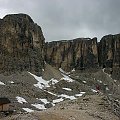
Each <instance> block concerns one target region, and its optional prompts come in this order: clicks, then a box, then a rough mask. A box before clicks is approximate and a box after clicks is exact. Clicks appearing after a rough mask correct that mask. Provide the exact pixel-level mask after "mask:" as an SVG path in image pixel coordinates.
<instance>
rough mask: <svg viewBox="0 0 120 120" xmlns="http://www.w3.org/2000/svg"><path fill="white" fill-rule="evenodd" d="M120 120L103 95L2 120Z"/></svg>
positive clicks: (85, 97)
mask: <svg viewBox="0 0 120 120" xmlns="http://www.w3.org/2000/svg"><path fill="white" fill-rule="evenodd" d="M48 119H49V120H119V118H118V117H117V116H116V115H115V114H114V113H112V112H111V110H110V108H109V103H108V102H107V100H106V97H105V96H103V95H86V96H83V97H80V98H79V99H77V100H73V101H64V102H62V103H59V104H57V105H56V106H55V107H52V108H50V109H47V110H44V111H42V112H37V111H35V112H32V113H23V114H20V113H18V114H16V115H11V116H8V117H6V118H2V120H48Z"/></svg>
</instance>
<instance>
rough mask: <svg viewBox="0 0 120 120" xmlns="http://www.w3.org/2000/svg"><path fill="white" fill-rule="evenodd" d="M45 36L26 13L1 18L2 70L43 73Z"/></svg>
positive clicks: (0, 50)
mask: <svg viewBox="0 0 120 120" xmlns="http://www.w3.org/2000/svg"><path fill="white" fill-rule="evenodd" d="M43 47H44V36H43V34H42V30H41V28H40V26H38V25H37V24H35V23H34V22H33V20H32V19H31V18H30V16H28V15H26V14H11V15H7V16H5V17H4V18H3V19H0V72H1V73H13V72H15V71H30V72H32V73H35V74H38V75H41V70H42V67H43V65H44V64H43Z"/></svg>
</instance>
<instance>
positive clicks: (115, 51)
mask: <svg viewBox="0 0 120 120" xmlns="http://www.w3.org/2000/svg"><path fill="white" fill-rule="evenodd" d="M99 64H100V66H101V67H104V68H112V69H111V74H112V76H113V78H114V77H116V78H119V79H120V34H116V35H107V36H104V37H103V38H102V39H101V41H100V43H99Z"/></svg>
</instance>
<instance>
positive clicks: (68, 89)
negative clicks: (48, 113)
mask: <svg viewBox="0 0 120 120" xmlns="http://www.w3.org/2000/svg"><path fill="white" fill-rule="evenodd" d="M62 89H63V90H67V91H72V89H70V88H62Z"/></svg>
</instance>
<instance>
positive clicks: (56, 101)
mask: <svg viewBox="0 0 120 120" xmlns="http://www.w3.org/2000/svg"><path fill="white" fill-rule="evenodd" d="M63 100H64V99H63V98H59V99H56V100H53V103H59V102H62V101H63Z"/></svg>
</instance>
